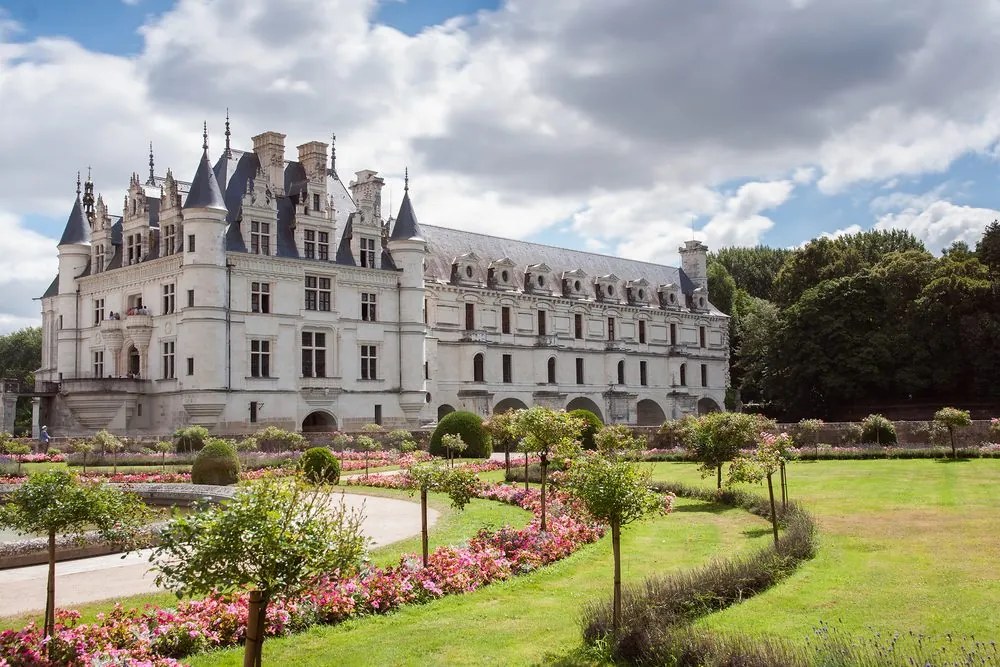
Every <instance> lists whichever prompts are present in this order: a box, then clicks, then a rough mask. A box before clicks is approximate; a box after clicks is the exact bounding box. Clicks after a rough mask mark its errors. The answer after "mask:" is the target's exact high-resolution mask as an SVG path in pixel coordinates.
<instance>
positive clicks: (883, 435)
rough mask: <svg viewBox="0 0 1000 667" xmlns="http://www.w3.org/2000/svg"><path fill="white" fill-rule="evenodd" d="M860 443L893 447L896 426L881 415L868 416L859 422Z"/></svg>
mask: <svg viewBox="0 0 1000 667" xmlns="http://www.w3.org/2000/svg"><path fill="white" fill-rule="evenodd" d="M861 442H865V443H875V444H876V445H882V446H884V447H889V446H891V445H895V444H896V426H895V425H894V424H893V423H892V422H891V421H889V420H888V419H886V418H885V417H883V416H882V415H868V416H867V417H865V418H864V419H863V420H862V421H861Z"/></svg>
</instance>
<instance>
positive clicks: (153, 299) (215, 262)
mask: <svg viewBox="0 0 1000 667" xmlns="http://www.w3.org/2000/svg"><path fill="white" fill-rule="evenodd" d="M284 139H285V137H284V135H282V134H279V133H277V132H265V133H263V134H261V135H258V136H256V137H254V138H253V146H254V150H253V151H247V152H244V151H238V150H235V149H232V148H231V147H230V145H229V129H228V122H227V129H226V147H225V150H224V151H223V152H222V155H221V157H220V158H219V159H218V160H217V161H216V162H215V164H214V165H213V164H211V162H210V161H209V157H208V146H207V143H208V142H207V133H206V137H205V142H204V143H205V145H204V152H203V155H202V159H201V161H200V162H199V165H198V167H197V170H196V173H195V176H194V178H193V180H192V182H191V183H186V182H182V181H179V180H176V179H175V178H174V176H173V174H172V172H170V171H168V172H167V173H166V175H165V176H162V177H161V176H156V175H154V170H153V158H152V154H151V155H150V170H149V176H148V178H147V179H145V181H142V179H141V178H140V177H139V176H138V175H133V177H132V180H131V182H130V186H129V189H128V194H127V195H126V198H125V202H124V204H123V210H122V215H121V216H113V215H111V214H110V213H109V211H108V207H107V205H106V204H105V203H104V201H103V199H102V198H101V197H100V196H98V197H97V198H96V199H95V197H94V186H93V183H92V182H91V180H90V178H89V177H88V179H87V182H86V184H85V185H84V188H83V194H82V197H81V190H80V187H79V184H78V187H77V199H76V202H75V203H74V207H73V212H72V213H71V215H70V218H69V220H68V222H67V226H66V231H65V233H64V234H63V238H62V239H61V240H60V243H59V246H58V252H59V274H58V276H57V277H56V279H55V280H54V281H53V283H52V285H51V286H50V288H49V289H48V290H47V291H46V293H45V294H44V295H43V297H42V299H41V303H42V327H43V341H44V343H43V353H42V368H41V369H40V371H39V372H38V373H37V374H36V382H37V385H38V386H37V387H36V389H37V390H38V391H39V392H49V393H48V395H43V396H42V398H41V399H40V400H38V401H36V404H35V405H36V415H35V424H36V429H37V426H38V425H39V424H43V423H47V424H48V425H49V429H50V431H52V432H53V433H54V434H57V435H62V436H67V435H73V434H84V433H91V432H93V431H94V430H95V429H99V428H108V429H109V430H112V431H114V432H117V433H123V434H128V435H137V436H138V435H153V434H162V433H168V432H170V431H172V430H173V429H175V428H177V427H179V426H183V425H186V424H192V423H195V424H203V425H205V426H207V427H209V428H210V429H213V430H215V431H218V432H225V433H238V432H246V431H253V430H256V429H259V428H261V427H262V426H264V425H267V424H275V425H279V426H282V427H285V428H290V429H302V430H333V429H335V428H339V429H347V430H350V429H353V428H356V427H358V426H360V425H361V424H364V423H367V422H371V421H380V422H382V423H383V424H385V425H386V426H390V427H391V426H407V427H411V428H412V427H417V426H420V425H424V424H428V423H432V422H434V421H436V420H437V419H438V418H439V417H440V416H441V415H443V414H445V413H446V412H448V411H450V410H453V409H467V410H472V411H475V412H478V413H480V414H483V415H487V414H490V413H491V412H494V411H497V410H504V409H508V408H516V407H525V406H530V405H533V404H542V405H548V406H551V407H554V408H570V409H572V408H577V407H586V408H589V409H591V410H593V411H594V412H596V413H598V415H599V416H600V417H601V418H602V419H604V420H605V421H609V422H611V421H614V422H627V423H638V424H653V423H659V422H661V421H662V420H663V419H664V418H669V417H677V416H680V415H681V414H685V413H690V412H696V411H699V410H702V411H704V410H708V409H718V406H721V405H722V404H723V399H724V394H725V388H726V383H727V369H728V349H729V345H728V340H727V327H728V319H727V318H726V316H725V315H723V314H722V313H720V312H719V311H718V310H717V309H715V308H714V307H713V306H712V305H711V303H710V302H709V299H708V296H709V295H708V284H707V277H706V276H707V274H706V270H705V269H706V266H705V263H706V252H707V248H706V247H705V246H704V245H702V244H700V243H698V242H697V241H689V242H688V243H687V244H686V245H685V247H683V248H681V250H680V252H681V258H682V267H681V268H672V267H666V266H661V265H657V264H649V263H643V262H635V261H630V260H624V259H619V258H614V257H608V256H604V255H595V254H592V253H585V252H578V251H572V250H565V249H560V248H554V247H551V246H544V245H538V244H532V243H526V242H522V241H513V240H509V239H502V238H497V237H491V236H486V235H482V234H474V233H470V232H462V231H458V230H453V229H447V228H443V227H433V226H429V225H420V224H418V223H417V219H416V215H415V213H414V211H413V206H412V203H411V201H410V195H409V187H408V184H407V191H406V193H405V195H404V198H403V202H402V204H401V206H400V209H399V211H398V213H397V215H396V217H395V218H389V219H388V220H386V219H385V218H384V216H383V211H382V192H381V191H382V187H383V184H384V182H383V180H382V179H381V178H380V177H379V176H378V174H377V173H376V172H375V171H372V170H362V171H359V172H357V173H356V175H355V178H354V179H353V181H352V182H351V183H350V184H348V185H345V184H344V183H343V182H342V181H341V179H340V177H339V175H338V174H337V170H336V164H335V161H334V159H331V158H329V157H328V155H329V151H330V148H331V147H330V145H328V144H325V143H322V142H317V141H314V142H309V143H307V144H304V145H302V146H299V147H298V160H297V161H289V160H286V158H285V154H284V151H285V149H284ZM334 155H335V153H334ZM52 392H54V394H53V393H52Z"/></svg>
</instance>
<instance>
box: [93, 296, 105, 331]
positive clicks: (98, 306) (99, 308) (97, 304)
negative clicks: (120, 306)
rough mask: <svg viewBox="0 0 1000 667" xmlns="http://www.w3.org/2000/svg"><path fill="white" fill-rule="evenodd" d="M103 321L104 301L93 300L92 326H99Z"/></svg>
mask: <svg viewBox="0 0 1000 667" xmlns="http://www.w3.org/2000/svg"><path fill="white" fill-rule="evenodd" d="M103 320H104V299H94V326H95V327H96V326H100V324H101V322H102V321H103Z"/></svg>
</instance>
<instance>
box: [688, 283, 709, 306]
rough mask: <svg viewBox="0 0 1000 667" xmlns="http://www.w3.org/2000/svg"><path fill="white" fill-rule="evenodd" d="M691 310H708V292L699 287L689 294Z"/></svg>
mask: <svg viewBox="0 0 1000 667" xmlns="http://www.w3.org/2000/svg"><path fill="white" fill-rule="evenodd" d="M691 308H693V309H695V310H707V309H708V290H706V289H705V288H704V287H699V288H697V289H695V290H694V292H692V293H691Z"/></svg>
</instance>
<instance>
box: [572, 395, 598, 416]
mask: <svg viewBox="0 0 1000 667" xmlns="http://www.w3.org/2000/svg"><path fill="white" fill-rule="evenodd" d="M571 410H590V411H591V412H593V413H594V414H595V415H597V418H598V419H600V420H601V422H604V413H603V412H601V409H600V408H599V407H597V403H594V402H593V401H592V400H590V399H589V398H587V397H586V396H577V397H576V398H574V399H573V400H572V401H570V402H569V403H567V404H566V411H567V412H569V411H571Z"/></svg>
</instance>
